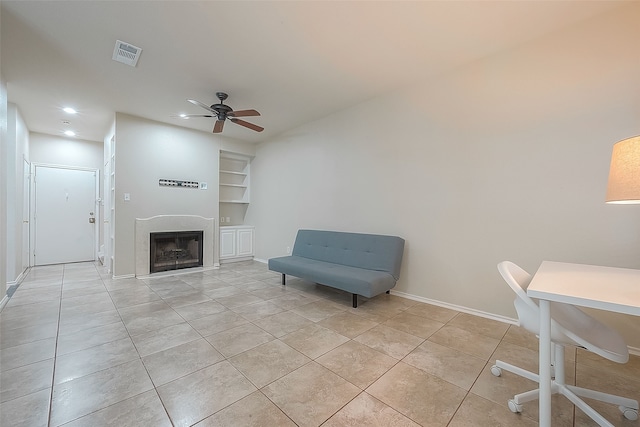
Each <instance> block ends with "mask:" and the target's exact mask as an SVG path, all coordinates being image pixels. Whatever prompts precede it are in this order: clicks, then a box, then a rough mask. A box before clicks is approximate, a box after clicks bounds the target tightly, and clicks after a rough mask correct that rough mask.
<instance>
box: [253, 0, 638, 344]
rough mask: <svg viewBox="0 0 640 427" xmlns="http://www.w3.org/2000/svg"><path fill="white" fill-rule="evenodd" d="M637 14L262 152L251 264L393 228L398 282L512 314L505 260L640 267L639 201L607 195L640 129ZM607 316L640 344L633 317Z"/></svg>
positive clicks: (534, 47) (530, 264) (287, 137)
mask: <svg viewBox="0 0 640 427" xmlns="http://www.w3.org/2000/svg"><path fill="white" fill-rule="evenodd" d="M638 19H640V4H638V3H634V4H630V5H629V6H627V7H625V8H622V9H618V10H616V11H614V12H612V13H609V14H607V15H603V16H601V17H598V18H597V19H594V20H590V21H588V22H583V23H580V24H578V25H576V26H574V27H572V28H570V29H567V30H565V31H562V32H559V33H557V34H553V35H551V36H548V37H545V38H543V39H539V40H535V41H532V42H530V43H528V44H526V45H523V46H520V47H519V48H518V49H515V50H512V51H510V52H504V53H502V54H499V55H495V56H493V57H490V58H486V59H484V60H482V61H478V62H476V63H474V64H470V65H468V66H466V67H464V68H462V69H459V70H457V72H455V73H450V74H448V75H446V76H443V77H442V78H440V79H439V80H437V81H435V82H428V83H422V84H417V85H413V86H411V87H408V88H406V89H405V90H402V91H398V92H396V93H394V94H392V95H389V96H387V97H383V98H379V99H374V100H371V101H370V102H367V103H364V104H362V105H359V106H357V107H354V108H351V109H348V110H345V111H341V112H338V113H336V114H334V115H332V116H330V117H327V118H325V119H322V120H319V121H316V122H314V123H310V124H308V125H306V126H302V127H300V128H298V129H295V130H292V131H289V132H286V133H285V134H284V135H282V136H280V137H277V138H275V139H273V140H272V141H269V142H267V143H263V144H261V145H259V146H258V148H257V151H256V158H255V160H254V162H253V164H252V172H251V173H252V183H251V185H252V193H251V194H252V201H251V205H250V206H249V210H248V212H247V222H249V223H252V224H254V225H255V226H256V250H257V253H256V257H257V258H262V259H267V258H270V257H274V256H280V255H284V254H285V248H286V247H287V246H291V245H292V243H293V239H294V238H295V233H296V231H297V229H299V228H304V227H306V228H318V229H333V230H349V231H355V232H370V233H382V234H393V235H399V236H402V237H404V238H405V239H406V246H405V253H404V260H403V268H402V274H401V279H400V281H399V282H398V284H397V287H396V290H398V291H400V292H405V293H408V294H412V295H415V296H419V297H423V298H427V299H432V300H437V301H442V302H446V303H449V304H455V305H459V306H464V307H469V308H472V309H475V310H480V311H484V312H488V313H493V314H497V315H502V316H508V317H515V310H514V309H513V305H512V301H513V295H512V293H511V291H510V290H509V289H508V287H507V286H506V284H505V283H504V282H503V281H502V280H501V278H500V277H499V275H498V272H497V269H496V264H497V263H498V262H500V261H502V260H505V259H509V260H512V261H514V262H516V263H518V264H520V265H521V266H522V267H524V268H526V269H527V270H529V271H530V272H532V273H533V272H535V270H536V269H537V267H538V266H539V264H540V262H541V261H542V260H545V259H548V260H558V261H567V262H578V263H591V264H600V265H610V266H620V267H630V268H640V207H633V206H613V205H606V204H605V203H604V194H605V188H606V180H607V172H608V166H609V160H610V154H611V147H612V145H613V144H614V143H615V142H616V141H618V140H620V139H623V138H626V137H629V136H632V135H636V134H639V133H640V121H639V120H638V119H639V118H640V85H638V80H637V76H638V75H640V56H639V55H638V51H637V43H636V42H637V40H640V27H638V26H637V22H638ZM398 66H401V64H398ZM599 315H600V317H603V318H606V319H607V321H609V322H610V323H615V324H617V325H622V326H623V328H622V329H623V331H622V332H623V334H624V335H625V337H626V338H627V340H628V342H629V344H630V345H631V346H633V347H636V348H640V333H639V332H640V320H639V319H638V318H628V317H623V316H608V315H607V316H605V315H602V314H599Z"/></svg>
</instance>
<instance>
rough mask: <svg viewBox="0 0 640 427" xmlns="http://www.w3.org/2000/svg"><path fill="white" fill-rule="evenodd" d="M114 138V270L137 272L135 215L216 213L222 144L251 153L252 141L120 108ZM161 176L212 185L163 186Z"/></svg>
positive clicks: (211, 215)
mask: <svg viewBox="0 0 640 427" xmlns="http://www.w3.org/2000/svg"><path fill="white" fill-rule="evenodd" d="M115 140H116V158H115V180H116V186H115V189H116V196H115V207H116V215H115V216H116V217H115V227H116V233H115V260H114V264H115V265H114V270H113V274H114V275H115V276H126V275H131V274H135V252H134V250H135V248H134V225H135V219H136V218H148V217H151V216H155V215H200V216H203V217H205V218H218V217H219V213H218V212H219V207H218V159H219V153H220V150H221V149H223V150H226V151H233V152H241V153H244V154H248V153H246V151H247V150H248V151H250V152H251V153H253V148H252V147H247V146H245V145H243V144H239V143H236V142H234V141H233V140H229V139H228V138H225V137H223V136H219V135H213V134H210V133H207V132H201V131H196V130H191V129H185V128H180V127H177V126H171V125H167V124H163V123H159V122H154V121H151V120H147V119H143V118H140V117H135V116H130V115H127V114H122V113H117V114H116V125H115ZM160 178H166V179H177V180H185V181H198V182H206V183H207V184H208V189H207V190H199V189H190V188H172V187H160V186H159V185H158V180H159V179H160ZM124 193H129V194H130V196H131V200H130V201H124ZM218 226H219V224H218V221H217V220H216V233H215V234H216V241H215V242H212V244H214V247H215V248H216V249H215V251H214V262H216V263H217V262H218V249H217V248H218V242H217V236H218V231H217V230H218ZM205 244H207V243H206V242H205Z"/></svg>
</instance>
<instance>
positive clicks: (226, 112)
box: [180, 92, 264, 133]
mask: <svg viewBox="0 0 640 427" xmlns="http://www.w3.org/2000/svg"><path fill="white" fill-rule="evenodd" d="M216 96H217V97H218V99H219V100H220V102H219V103H217V104H213V105H207V104H204V103H202V102H200V101H196V100H195V99H187V101H189V102H190V103H192V104H193V105H197V106H198V107H201V108H204V109H205V110H207V111H209V112H210V113H211V114H186V115H184V116H183V115H181V116H180V117H182V118H186V119H188V118H191V117H215V118H216V122H215V124H214V125H213V133H221V132H222V129H223V128H224V123H225V121H226V120H227V119H229V120H230V121H231V122H232V123H235V124H237V125H240V126H244V127H246V128H247V129H251V130H254V131H256V132H262V131H263V130H264V128H263V127H261V126H258V125H255V124H253V123H249V122H246V121H244V120H240V119H238V118H237V117H255V116H259V115H260V113H259V112H258V111H256V110H237V111H234V110H233V108H231V107H230V106H228V105H226V104H225V103H224V101H225V100H226V99H227V98H228V97H229V95H227V94H226V93H224V92H216Z"/></svg>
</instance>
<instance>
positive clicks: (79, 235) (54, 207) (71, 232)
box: [34, 166, 97, 265]
mask: <svg viewBox="0 0 640 427" xmlns="http://www.w3.org/2000/svg"><path fill="white" fill-rule="evenodd" d="M96 175H97V174H96V171H95V170H81V169H68V168H56V167H49V166H36V167H35V176H34V183H35V186H34V187H35V227H34V229H35V248H34V265H46V264H61V263H69V262H81V261H93V260H95V230H96V228H95V227H96V224H95V218H96V211H95V210H96ZM90 218H93V220H92V221H93V222H92V221H91V220H90Z"/></svg>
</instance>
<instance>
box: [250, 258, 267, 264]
mask: <svg viewBox="0 0 640 427" xmlns="http://www.w3.org/2000/svg"><path fill="white" fill-rule="evenodd" d="M253 260H254V261H258V262H261V263H262V264H268V263H269V260H266V259H261V258H254V259H253Z"/></svg>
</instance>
